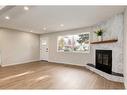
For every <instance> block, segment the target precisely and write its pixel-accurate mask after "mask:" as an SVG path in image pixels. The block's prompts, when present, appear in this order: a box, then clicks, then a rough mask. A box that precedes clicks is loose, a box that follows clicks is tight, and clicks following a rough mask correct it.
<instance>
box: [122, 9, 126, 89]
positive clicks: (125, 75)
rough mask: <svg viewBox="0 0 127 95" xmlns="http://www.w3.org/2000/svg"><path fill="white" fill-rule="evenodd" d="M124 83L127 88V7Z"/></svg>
mask: <svg viewBox="0 0 127 95" xmlns="http://www.w3.org/2000/svg"><path fill="white" fill-rule="evenodd" d="M123 51H124V52H123V54H124V83H125V87H126V89H127V8H126V9H125V13H124V49H123Z"/></svg>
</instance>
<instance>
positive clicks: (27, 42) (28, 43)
mask: <svg viewBox="0 0 127 95" xmlns="http://www.w3.org/2000/svg"><path fill="white" fill-rule="evenodd" d="M39 46H40V45H39V35H36V34H33V33H27V32H22V31H18V30H10V29H0V52H1V57H2V60H1V61H2V63H1V64H2V65H3V66H5V65H13V64H20V63H26V62H31V61H37V60H39Z"/></svg>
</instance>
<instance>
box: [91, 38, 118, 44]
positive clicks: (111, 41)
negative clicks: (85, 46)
mask: <svg viewBox="0 0 127 95" xmlns="http://www.w3.org/2000/svg"><path fill="white" fill-rule="evenodd" d="M117 41H118V39H110V40H103V41H95V42H91V43H90V44H102V43H114V42H117Z"/></svg>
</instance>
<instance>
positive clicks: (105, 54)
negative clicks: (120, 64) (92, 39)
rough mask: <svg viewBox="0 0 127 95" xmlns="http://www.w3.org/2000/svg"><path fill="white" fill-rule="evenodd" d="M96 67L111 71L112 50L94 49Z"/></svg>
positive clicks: (107, 71)
mask: <svg viewBox="0 0 127 95" xmlns="http://www.w3.org/2000/svg"><path fill="white" fill-rule="evenodd" d="M95 67H96V69H99V70H101V71H104V72H106V73H109V74H111V73H112V50H96V64H95Z"/></svg>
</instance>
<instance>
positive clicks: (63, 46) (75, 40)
mask: <svg viewBox="0 0 127 95" xmlns="http://www.w3.org/2000/svg"><path fill="white" fill-rule="evenodd" d="M89 36H90V33H81V34H77V35H66V36H59V37H58V39H57V41H58V43H57V51H58V52H81V53H88V52H89V49H90V44H89V43H90V40H89V39H90V38H89Z"/></svg>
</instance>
